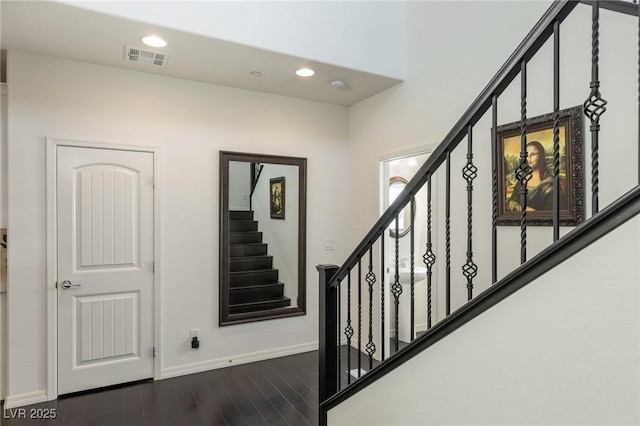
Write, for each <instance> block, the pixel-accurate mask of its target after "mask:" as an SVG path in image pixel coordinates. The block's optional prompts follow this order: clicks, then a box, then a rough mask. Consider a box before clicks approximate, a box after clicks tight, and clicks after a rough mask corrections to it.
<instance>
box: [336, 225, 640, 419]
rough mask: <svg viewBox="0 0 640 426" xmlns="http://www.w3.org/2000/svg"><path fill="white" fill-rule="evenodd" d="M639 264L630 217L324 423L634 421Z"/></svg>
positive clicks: (638, 412)
mask: <svg viewBox="0 0 640 426" xmlns="http://www.w3.org/2000/svg"><path fill="white" fill-rule="evenodd" d="M602 265H607V267H606V268H603V267H602ZM639 265H640V219H639V218H637V217H636V218H634V219H632V220H630V221H629V222H627V223H626V224H624V225H623V226H621V227H620V228H618V229H616V230H615V231H613V232H612V233H610V234H609V235H607V236H605V237H604V238H603V239H601V240H600V241H597V242H596V243H594V244H593V245H591V246H589V247H587V248H586V249H584V250H583V251H582V252H580V253H578V254H577V255H576V256H574V257H572V258H571V259H569V260H567V261H566V262H564V263H561V264H560V265H559V266H557V267H556V268H554V269H552V270H550V271H549V272H547V273H546V274H545V275H543V276H542V277H540V278H538V279H537V280H535V281H534V282H532V283H530V284H529V285H528V286H526V287H524V288H523V289H521V290H519V291H518V292H516V293H515V294H513V295H512V296H510V297H508V298H507V299H505V300H503V301H502V302H500V303H499V304H498V305H496V306H494V307H492V308H491V309H489V310H488V311H486V312H485V313H483V314H481V315H480V316H478V317H476V318H475V319H473V320H472V321H471V322H469V323H467V324H465V325H464V326H463V327H461V328H459V329H458V330H456V331H455V332H454V333H452V334H451V335H449V336H447V338H446V339H443V340H441V341H439V342H438V343H436V344H435V345H434V346H432V347H430V348H429V349H428V350H426V351H424V352H422V353H421V354H419V355H418V356H416V357H415V358H413V359H411V360H409V361H408V362H407V363H405V364H404V365H402V367H401V368H398V369H396V370H394V371H392V372H391V373H389V374H388V375H386V376H385V377H383V378H381V379H379V380H378V381H376V382H374V383H373V384H371V385H370V386H368V387H367V388H365V389H363V390H362V391H361V392H359V393H357V394H356V395H354V396H353V397H351V398H349V399H348V400H347V401H346V402H344V403H342V404H341V405H339V406H338V407H336V408H334V409H332V410H331V411H329V417H328V418H329V422H328V424H330V425H367V426H371V425H391V424H393V425H448V424H451V425H453V424H464V425H515V424H518V425H524V424H531V425H574V424H575V425H577V424H593V425H604V424H606V425H632V424H634V425H635V424H638V423H640V388H638V383H639V382H640V364H639V363H638V360H639V359H640V287H638V282H640V266H639ZM391 389H392V390H393V392H390V390H391Z"/></svg>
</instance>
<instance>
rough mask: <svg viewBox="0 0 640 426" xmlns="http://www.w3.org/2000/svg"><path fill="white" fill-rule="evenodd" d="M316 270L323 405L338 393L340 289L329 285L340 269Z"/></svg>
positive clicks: (328, 266)
mask: <svg viewBox="0 0 640 426" xmlns="http://www.w3.org/2000/svg"><path fill="white" fill-rule="evenodd" d="M316 269H317V270H318V273H319V288H320V306H319V308H320V333H319V334H320V336H319V339H320V341H319V352H320V353H319V361H320V365H319V367H320V371H319V387H320V388H319V399H320V403H322V402H324V401H326V400H327V399H328V398H329V397H331V396H333V395H335V394H336V393H338V309H339V307H338V288H336V287H329V286H328V285H327V284H329V281H331V278H332V277H333V276H334V275H335V273H336V272H337V271H338V267H337V266H336V265H318V266H317V267H316ZM321 411H322V410H321Z"/></svg>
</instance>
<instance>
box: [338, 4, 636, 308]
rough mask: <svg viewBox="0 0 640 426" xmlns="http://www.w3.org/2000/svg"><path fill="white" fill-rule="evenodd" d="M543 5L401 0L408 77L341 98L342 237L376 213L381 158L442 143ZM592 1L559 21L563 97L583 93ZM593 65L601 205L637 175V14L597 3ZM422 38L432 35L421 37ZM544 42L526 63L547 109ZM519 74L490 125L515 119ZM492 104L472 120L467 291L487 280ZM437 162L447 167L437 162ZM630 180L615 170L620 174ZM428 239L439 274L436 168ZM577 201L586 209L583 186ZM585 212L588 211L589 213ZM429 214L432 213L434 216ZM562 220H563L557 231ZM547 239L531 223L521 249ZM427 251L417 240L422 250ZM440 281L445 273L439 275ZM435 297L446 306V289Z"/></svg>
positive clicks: (504, 255)
mask: <svg viewBox="0 0 640 426" xmlns="http://www.w3.org/2000/svg"><path fill="white" fill-rule="evenodd" d="M549 5H550V2H549V1H532V2H524V1H522V2H501V1H496V2H493V1H483V2H409V3H407V6H406V7H407V46H408V48H407V49H408V62H407V77H406V79H405V81H404V83H402V84H401V85H398V86H396V87H393V88H391V89H388V90H386V91H385V92H383V93H380V94H378V95H376V96H373V97H371V98H369V99H367V100H365V101H363V102H360V103H358V104H357V105H354V106H352V107H350V108H349V139H350V145H349V148H350V150H349V167H350V168H351V170H352V174H351V179H350V182H349V203H350V204H349V209H348V211H349V213H350V216H349V223H350V226H349V245H350V246H351V247H354V246H355V244H357V243H358V242H359V240H360V239H361V238H362V237H363V236H364V235H365V234H366V232H367V231H368V229H369V228H370V227H371V225H373V223H374V222H375V220H376V219H377V217H378V214H377V209H376V208H375V206H377V205H379V196H378V194H379V191H378V188H377V185H378V182H379V179H378V174H379V168H378V163H379V161H380V159H381V158H389V157H392V156H393V153H394V152H401V153H403V154H406V153H407V152H408V151H411V150H414V152H419V151H422V150H424V148H425V147H427V146H429V145H432V144H438V143H440V142H441V141H442V140H443V139H444V137H445V136H446V134H447V133H448V132H449V130H451V128H452V127H453V126H454V124H455V123H456V122H457V120H458V119H459V118H460V117H461V116H462V115H463V113H464V112H465V111H466V109H467V108H468V107H469V106H470V105H471V103H472V102H473V100H474V99H475V98H476V96H477V95H478V94H480V92H481V90H482V89H483V88H484V87H485V86H486V84H487V83H488V82H489V80H490V79H491V78H492V77H493V76H494V75H495V73H496V72H497V71H498V69H499V68H500V66H501V65H502V64H503V63H504V62H505V61H506V59H507V58H508V57H509V56H510V55H511V53H512V52H513V51H514V50H515V48H516V47H517V45H518V44H519V43H520V42H521V41H522V40H523V39H524V37H525V36H526V34H527V33H528V32H529V31H530V29H531V28H532V27H533V26H534V24H535V23H536V22H537V21H538V19H539V18H540V17H541V16H542V15H543V13H544V12H545V10H546V9H547V8H548V6H549ZM590 19H591V10H590V8H589V7H588V6H586V5H578V6H577V7H576V9H575V10H574V12H573V14H572V15H571V16H569V18H568V19H567V20H566V21H565V23H563V25H562V27H561V52H562V53H561V55H562V56H561V58H562V63H561V79H562V85H561V108H568V107H572V106H576V105H581V104H582V103H583V102H584V100H585V99H586V98H587V96H588V94H589V81H590V64H591V56H590V54H591V38H590V33H591V20H590ZM600 32H601V41H600V60H601V66H600V75H601V80H602V86H601V90H602V93H603V96H604V97H605V98H606V99H607V100H608V101H609V105H608V106H607V108H608V110H607V112H606V113H605V114H604V116H603V118H602V119H601V121H600V124H601V126H602V130H601V135H600V145H601V152H600V173H601V174H600V200H601V206H605V205H606V204H607V203H609V202H611V201H613V200H614V199H615V198H617V197H618V196H620V195H621V194H623V193H624V192H626V191H627V190H628V189H630V188H631V187H632V186H633V185H634V184H635V182H636V179H637V177H636V176H637V150H638V147H637V126H638V117H637V93H636V92H637V90H636V88H637V81H636V80H637V63H636V62H635V61H637V43H636V42H635V41H634V40H637V20H636V19H634V18H633V17H630V16H628V15H622V14H616V13H614V12H610V11H606V10H602V11H601V25H600ZM427 40H428V41H430V43H428V42H427ZM552 53H553V51H552V43H547V44H546V45H545V46H544V47H543V49H542V50H541V52H540V53H539V54H538V56H536V57H535V58H534V60H533V61H531V63H530V64H529V66H528V87H529V90H528V94H529V96H528V99H527V110H528V116H529V117H533V116H537V115H541V114H546V113H550V112H551V111H552V110H553V103H552V101H553V88H552V70H553V68H552ZM519 96H520V84H519V78H516V81H515V83H513V84H512V85H511V86H510V87H509V88H508V89H507V91H506V92H505V93H504V94H503V95H502V96H501V97H500V99H499V107H498V124H506V123H510V122H513V121H518V120H519V117H520V97H519ZM490 125H491V123H490V114H485V116H484V117H483V118H482V120H481V121H480V122H479V123H478V124H477V125H476V126H475V127H474V139H473V140H474V163H475V164H476V166H477V167H478V169H479V170H478V178H477V179H476V180H475V182H474V195H473V197H474V206H473V241H474V247H473V252H474V261H475V262H476V263H477V264H478V267H479V271H478V276H477V278H476V279H475V281H474V283H475V293H476V294H477V292H479V291H481V290H483V289H485V288H487V287H488V286H489V284H490V280H491V263H490V255H491V234H490V232H491V199H492V196H491V173H490V166H489V165H490ZM588 128H589V126H588V123H585V126H584V132H585V163H584V169H585V177H586V179H585V180H586V181H587V182H586V193H587V194H589V193H590V186H589V182H590V170H591V168H590V142H589V141H590V138H589V137H588V135H587V134H588ZM465 162H466V141H464V142H463V143H462V144H461V145H460V146H459V147H458V149H457V150H456V151H455V152H454V153H453V154H452V172H451V179H452V200H453V201H452V205H453V208H452V217H451V230H452V231H451V238H452V241H451V254H452V258H451V271H452V277H453V283H454V286H453V288H452V309H454V310H455V309H456V308H457V307H458V306H460V305H461V304H462V303H464V301H466V279H465V278H464V277H463V276H462V269H461V268H462V265H463V264H464V263H465V261H466V241H467V229H466V225H467V209H466V182H465V181H464V180H463V178H462V174H461V170H462V168H463V166H464V164H465ZM442 170H444V167H443V168H442ZM621 171H622V173H625V175H626V176H628V178H629V179H628V180H626V181H625V180H621V179H620V173H621ZM435 180H436V181H437V182H438V185H437V190H436V192H435V193H434V197H435V198H436V200H434V208H433V210H434V229H435V230H434V240H435V241H436V242H437V245H436V256H437V264H436V270H437V276H436V278H437V280H438V282H439V283H443V282H444V279H445V277H444V274H445V267H444V266H445V264H444V261H445V227H444V211H445V209H444V197H445V192H444V183H445V179H444V174H443V172H441V173H438V174H437V175H436V176H435ZM586 199H587V201H586V206H585V207H586V211H587V212H590V206H591V204H590V201H588V199H589V197H588V196H587V197H586ZM588 216H589V214H587V217H588ZM435 218H438V219H437V220H436V219H435ZM567 231H568V229H565V228H563V229H562V233H566V232H567ZM551 242H552V233H551V229H550V228H549V227H538V228H533V227H529V230H528V254H529V257H531V256H533V255H534V254H536V253H537V252H539V251H540V250H542V249H543V248H544V247H546V246H547V245H548V244H550V243H551ZM498 243H499V250H500V252H499V256H498V257H499V259H500V260H499V264H498V268H499V278H500V277H502V276H504V275H505V274H506V273H508V272H510V271H511V270H513V269H514V268H515V267H516V266H517V265H519V260H520V259H519V247H520V230H519V229H518V228H517V227H500V228H499V241H498ZM421 254H424V250H422V253H421ZM441 285H442V284H441ZM439 295H440V297H438V300H437V304H438V305H437V308H438V312H440V316H442V314H444V312H445V308H444V303H445V301H444V297H443V296H444V292H443V291H440V292H439Z"/></svg>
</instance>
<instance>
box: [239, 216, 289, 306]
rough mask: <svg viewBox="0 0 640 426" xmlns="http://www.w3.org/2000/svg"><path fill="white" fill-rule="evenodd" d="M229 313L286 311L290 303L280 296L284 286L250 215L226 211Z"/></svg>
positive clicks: (255, 221)
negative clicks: (227, 216)
mask: <svg viewBox="0 0 640 426" xmlns="http://www.w3.org/2000/svg"><path fill="white" fill-rule="evenodd" d="M229 225H230V228H229V231H230V233H229V243H230V250H229V253H230V257H229V313H230V314H242V313H246V312H256V311H265V310H269V309H279V308H286V307H288V306H290V305H291V299H290V298H288V297H286V296H285V295H284V283H282V282H280V281H279V279H278V270H277V269H274V268H273V256H270V255H269V254H268V245H267V243H264V242H263V241H262V232H260V231H259V230H258V221H257V220H254V219H253V211H249V210H230V211H229Z"/></svg>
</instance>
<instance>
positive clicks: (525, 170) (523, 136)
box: [515, 60, 533, 263]
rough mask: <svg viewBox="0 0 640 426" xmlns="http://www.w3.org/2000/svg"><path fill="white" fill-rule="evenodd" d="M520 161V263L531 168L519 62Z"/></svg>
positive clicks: (524, 90) (524, 75) (523, 253)
mask: <svg viewBox="0 0 640 426" xmlns="http://www.w3.org/2000/svg"><path fill="white" fill-rule="evenodd" d="M520 77H521V96H520V163H519V164H518V167H517V168H516V170H515V176H516V180H517V181H518V182H520V207H521V211H520V263H524V262H526V261H527V193H528V191H527V183H528V182H529V180H530V179H531V176H532V172H533V170H532V169H531V166H530V165H529V162H528V161H527V158H528V154H527V63H526V61H524V60H523V61H522V62H521V63H520Z"/></svg>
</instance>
